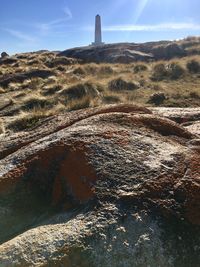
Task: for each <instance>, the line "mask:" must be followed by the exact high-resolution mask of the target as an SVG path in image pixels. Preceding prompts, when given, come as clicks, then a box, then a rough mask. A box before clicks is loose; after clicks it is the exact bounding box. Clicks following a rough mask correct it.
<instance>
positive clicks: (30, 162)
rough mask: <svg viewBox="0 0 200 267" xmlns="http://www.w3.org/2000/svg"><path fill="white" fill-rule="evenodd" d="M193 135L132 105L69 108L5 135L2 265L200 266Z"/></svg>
mask: <svg viewBox="0 0 200 267" xmlns="http://www.w3.org/2000/svg"><path fill="white" fill-rule="evenodd" d="M70 116H71V117H70ZM45 130H46V131H45ZM34 132H35V135H34V134H33V133H34ZM42 133H43V134H42ZM28 135H29V139H28ZM25 136H26V142H25ZM197 139H198V136H197V135H195V134H192V133H191V132H189V131H188V130H186V129H184V128H183V127H181V126H179V125H178V124H176V123H175V122H173V121H171V120H169V119H166V118H163V117H160V116H157V115H153V114H151V111H149V110H147V109H144V108H140V107H135V106H130V105H129V106H126V105H119V106H111V107H109V106H108V107H104V108H96V109H88V110H86V111H84V112H83V111H77V112H73V113H70V114H69V115H67V113H65V114H64V115H63V116H61V115H60V116H55V117H53V118H50V119H49V120H48V121H46V122H43V125H41V126H40V127H39V128H38V129H37V131H36V129H35V130H32V131H30V132H29V133H26V134H24V138H22V135H21V136H20V135H19V136H18V137H17V136H13V137H10V143H9V144H7V146H6V143H4V145H1V146H2V148H4V156H5V155H6V156H5V157H4V156H2V157H3V158H2V160H1V161H0V215H1V220H0V240H1V243H2V245H0V266H2V267H6V266H9V267H12V266H70V267H71V266H80V267H82V266H84V267H86V266H87V267H88V266H91V267H93V266H95V267H96V266H97V267H98V266H99V267H100V266H105V267H107V266H116V267H121V266H130V267H146V266H161V267H174V266H176V267H178V266H181V267H188V266H191V267H197V266H198V265H199V262H200V253H199V252H200V251H199V248H200V204H199V203H200V197H199V196H200V183H199V178H200V151H199V150H198V149H197V147H198V142H197V141H195V144H196V145H195V146H192V145H191V144H192V143H194V140H197ZM19 140H21V146H15V149H14V150H12V149H11V146H12V144H13V143H14V144H17V143H18V144H19ZM28 140H29V141H28ZM12 142H13V143H12ZM6 152H7V153H6Z"/></svg>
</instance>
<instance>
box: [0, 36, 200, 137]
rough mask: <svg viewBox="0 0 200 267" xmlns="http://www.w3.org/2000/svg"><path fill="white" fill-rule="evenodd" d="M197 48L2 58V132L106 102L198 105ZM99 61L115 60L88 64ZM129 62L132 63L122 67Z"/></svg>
mask: <svg viewBox="0 0 200 267" xmlns="http://www.w3.org/2000/svg"><path fill="white" fill-rule="evenodd" d="M199 47H200V41H199V38H197V37H193V38H192V37H191V38H187V39H185V40H182V41H177V42H173V43H172V42H167V41H163V42H154V43H146V44H113V45H105V46H101V47H85V48H74V49H70V50H67V51H64V52H61V53H60V52H58V51H57V52H49V51H45V50H43V51H38V52H32V53H22V54H16V55H14V56H6V55H4V57H3V58H1V59H0V116H1V118H2V119H3V124H2V122H1V125H2V126H1V132H3V131H4V130H6V131H22V130H25V129H29V128H31V127H34V126H35V125H36V124H37V123H38V122H40V121H41V120H42V119H44V118H46V117H48V116H51V115H55V114H58V113H60V112H63V111H71V110H77V109H82V108H88V107H94V106H101V105H104V104H113V103H138V104H142V105H145V106H165V107H199V105H200V104H199V103H200V100H199V99H200V79H199V77H200V70H199V69H200V67H199V64H200V55H199V53H200V52H199V51H200V50H199ZM128 48H129V49H128ZM132 48H134V51H135V52H133V50H131V49H132ZM139 48H140V49H139ZM175 48H176V49H175ZM127 49H128V50H127ZM96 51H97V52H96ZM127 51H129V52H127ZM155 51H157V52H155ZM158 51H160V52H159V53H158ZM166 51H168V52H166ZM172 51H173V53H172ZM161 52H162V53H161ZM94 53H95V56H94ZM119 53H121V55H120V56H119ZM127 53H128V54H127ZM130 53H131V56H130ZM156 53H158V54H159V55H162V57H163V58H165V59H162V60H161V59H159V56H158V55H157V56H156ZM122 54H123V55H124V56H122ZM64 55H65V56H64ZM66 55H69V56H70V57H67V56H66ZM117 55H118V56H119V57H118V56H117ZM84 57H86V58H87V60H84ZM96 58H98V59H101V61H106V60H105V59H110V60H111V58H112V60H114V59H115V60H114V61H116V62H115V63H95V62H88V61H90V60H92V59H93V60H92V61H95V59H96ZM130 58H131V62H129V63H119V62H123V61H125V62H126V61H129V59H130ZM146 59H147V60H146ZM110 60H109V61H110ZM112 60H111V61H112ZM138 60H139V61H138ZM141 60H142V61H141ZM132 61H133V62H132ZM3 125H4V126H3Z"/></svg>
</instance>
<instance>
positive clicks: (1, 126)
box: [0, 119, 5, 134]
mask: <svg viewBox="0 0 200 267" xmlns="http://www.w3.org/2000/svg"><path fill="white" fill-rule="evenodd" d="M4 132H5V128H4V123H3V120H2V119H0V134H3V133H4Z"/></svg>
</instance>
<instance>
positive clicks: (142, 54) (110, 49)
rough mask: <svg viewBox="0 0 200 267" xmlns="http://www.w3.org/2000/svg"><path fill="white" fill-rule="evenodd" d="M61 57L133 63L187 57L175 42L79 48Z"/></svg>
mask: <svg viewBox="0 0 200 267" xmlns="http://www.w3.org/2000/svg"><path fill="white" fill-rule="evenodd" d="M58 55H59V56H66V57H70V58H76V59H81V60H83V62H98V63H101V62H104V63H131V62H135V61H152V60H161V59H165V60H166V59H167V60H169V59H172V58H174V57H183V56H186V55H187V52H186V50H185V49H184V48H183V47H182V46H180V45H179V44H177V43H175V42H170V41H169V42H167V41H163V42H151V43H150V42H149V43H144V44H135V43H119V44H105V45H100V46H85V47H77V48H72V49H68V50H65V51H62V52H60V53H59V54H58Z"/></svg>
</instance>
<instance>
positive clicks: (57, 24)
mask: <svg viewBox="0 0 200 267" xmlns="http://www.w3.org/2000/svg"><path fill="white" fill-rule="evenodd" d="M63 12H64V14H65V16H64V17H63V18H60V19H55V20H52V21H49V22H46V23H36V24H35V25H34V26H35V27H36V28H37V29H39V30H40V32H41V33H42V34H44V35H46V34H48V33H49V32H50V31H51V30H53V29H55V28H63V27H66V24H65V22H67V21H69V20H71V19H72V12H71V10H70V9H69V7H67V6H65V7H64V8H63Z"/></svg>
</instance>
